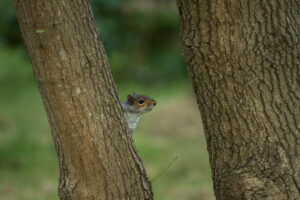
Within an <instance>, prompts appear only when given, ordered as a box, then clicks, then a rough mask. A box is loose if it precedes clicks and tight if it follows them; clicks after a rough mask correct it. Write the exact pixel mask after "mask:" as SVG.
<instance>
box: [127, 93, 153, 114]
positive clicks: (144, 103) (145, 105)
mask: <svg viewBox="0 0 300 200" xmlns="http://www.w3.org/2000/svg"><path fill="white" fill-rule="evenodd" d="M127 104H128V105H130V106H132V107H133V108H134V110H135V111H137V112H140V113H145V112H149V111H151V110H152V109H153V108H154V107H155V106H156V101H155V100H154V99H152V98H150V97H148V96H146V95H140V94H136V92H133V94H132V95H130V94H129V95H127Z"/></svg>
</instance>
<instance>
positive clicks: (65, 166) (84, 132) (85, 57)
mask: <svg viewBox="0 0 300 200" xmlns="http://www.w3.org/2000/svg"><path fill="white" fill-rule="evenodd" d="M13 3H14V7H15V10H16V14H17V19H18V22H19V26H20V29H21V33H22V36H23V39H24V42H25V45H26V48H27V52H28V55H29V57H30V61H31V64H32V67H33V71H34V74H35V77H36V80H37V82H38V87H39V89H40V93H41V95H42V99H43V103H44V105H45V108H46V111H47V115H48V120H49V123H50V126H51V130H52V135H53V139H54V142H55V146H56V151H57V156H58V159H59V167H60V178H59V180H60V181H59V182H60V183H59V196H60V199H63V200H69V199H72V200H75V199H81V200H82V199H112V200H115V199H153V194H152V191H151V184H150V181H149V180H148V178H147V175H146V172H145V169H144V167H143V165H142V162H141V160H140V158H139V157H138V155H137V152H136V149H135V147H134V144H133V141H132V139H131V137H130V136H129V131H128V128H127V124H126V121H125V119H124V116H123V113H122V108H121V105H120V101H119V97H118V95H117V91H116V87H115V83H114V81H113V78H112V75H111V71H110V68H109V64H108V61H107V57H106V55H105V51H104V48H103V46H102V43H101V41H100V36H99V34H98V31H97V27H96V24H95V20H94V18H93V15H92V12H91V9H90V5H89V3H88V1H87V0H77V1H69V0H56V1H55V0H54V1H50V0H44V1H36V0H22V1H20V0H13Z"/></svg>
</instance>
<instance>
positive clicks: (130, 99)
mask: <svg viewBox="0 0 300 200" xmlns="http://www.w3.org/2000/svg"><path fill="white" fill-rule="evenodd" d="M127 101H128V102H129V103H130V104H131V105H132V104H133V102H134V98H133V96H131V95H130V94H129V95H127Z"/></svg>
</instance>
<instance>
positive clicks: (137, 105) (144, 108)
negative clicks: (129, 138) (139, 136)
mask: <svg viewBox="0 0 300 200" xmlns="http://www.w3.org/2000/svg"><path fill="white" fill-rule="evenodd" d="M155 106H156V101H155V100H154V99H152V98H150V97H148V96H146V95H141V94H136V93H135V92H134V93H133V94H132V95H130V94H129V95H127V100H126V101H125V102H123V103H122V107H123V110H124V116H125V119H126V120H127V123H128V126H129V129H130V134H132V133H133V131H134V130H135V128H136V126H137V124H138V122H139V120H140V118H141V116H142V115H143V114H145V113H147V112H150V111H151V110H152V109H153V108H154V107H155Z"/></svg>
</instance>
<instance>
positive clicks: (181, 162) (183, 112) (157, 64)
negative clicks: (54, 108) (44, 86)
mask: <svg viewBox="0 0 300 200" xmlns="http://www.w3.org/2000/svg"><path fill="white" fill-rule="evenodd" d="M90 2H91V4H92V8H93V11H94V15H95V18H96V20H97V24H98V26H99V31H100V34H101V39H102V42H103V44H104V46H105V49H106V52H107V55H108V58H109V62H110V66H111V68H112V72H113V75H114V78H115V81H116V83H117V87H118V90H119V94H120V97H121V99H122V100H125V96H126V94H128V93H131V92H133V91H137V92H138V93H144V94H147V95H149V96H151V97H153V98H154V99H156V100H157V102H158V106H157V107H156V108H155V109H154V110H153V111H152V112H151V113H149V114H147V115H145V116H144V117H143V118H142V119H141V121H140V123H139V125H138V128H137V129H136V131H135V133H134V135H133V137H134V141H135V144H136V146H137V148H138V151H139V154H140V156H141V157H142V160H143V161H144V164H145V167H146V170H147V173H148V176H149V178H150V179H153V178H154V177H156V176H157V175H158V174H160V173H161V171H163V170H164V169H165V168H166V167H167V166H168V164H169V163H170V162H171V161H172V160H173V159H174V157H175V155H176V156H177V157H178V158H177V159H176V160H175V162H174V163H173V164H172V165H171V166H170V167H169V168H168V169H167V170H166V171H165V173H164V174H163V175H161V176H159V177H158V178H156V179H155V180H153V191H154V194H155V200H177V199H179V200H200V199H201V200H213V199H214V197H213V190H212V181H211V172H210V168H209V163H208V155H207V151H206V145H205V139H204V135H203V128H202V124H201V119H200V114H199V111H198V108H197V105H196V102H195V98H194V96H193V92H192V89H191V84H190V81H189V79H188V75H187V71H186V68H185V66H184V61H183V58H182V57H181V55H180V45H179V25H178V13H177V9H176V5H175V1H174V0H172V1H170V0H164V1H159V0H139V1H137V0H136V1H133V0H122V1H121V0H109V1H108V0H91V1H90ZM0 63H1V64H0V199H5V200H21V199H22V200H23V199H29V200H31V199H32V200H43V199H46V200H57V199H58V195H57V187H58V163H57V158H56V154H55V149H54V144H53V141H52V136H51V132H50V129H49V125H48V122H47V118H46V114H45V110H44V107H43V105H42V101H41V97H40V94H39V91H38V88H37V85H36V82H35V80H34V77H33V73H32V69H31V66H30V63H29V60H28V57H27V55H26V52H25V48H24V45H23V43H22V39H21V36H20V31H19V29H18V25H17V21H16V17H15V13H14V10H13V7H12V4H11V1H10V0H1V1H0Z"/></svg>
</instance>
